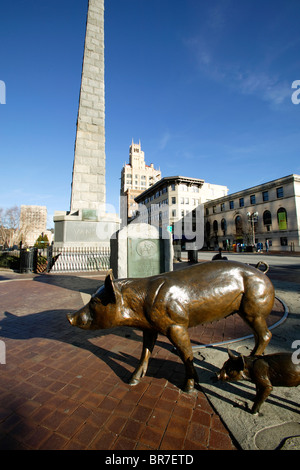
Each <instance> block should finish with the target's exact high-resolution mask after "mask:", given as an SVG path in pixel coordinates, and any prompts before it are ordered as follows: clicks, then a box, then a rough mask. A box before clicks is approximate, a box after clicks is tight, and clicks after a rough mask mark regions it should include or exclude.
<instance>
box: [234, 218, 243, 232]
mask: <svg viewBox="0 0 300 470" xmlns="http://www.w3.org/2000/svg"><path fill="white" fill-rule="evenodd" d="M235 232H236V235H243V221H242V217H241V216H240V215H238V216H237V217H236V218H235Z"/></svg>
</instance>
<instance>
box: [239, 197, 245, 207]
mask: <svg viewBox="0 0 300 470" xmlns="http://www.w3.org/2000/svg"><path fill="white" fill-rule="evenodd" d="M239 203H240V207H244V205H245V202H244V198H243V197H241V198H240V200H239Z"/></svg>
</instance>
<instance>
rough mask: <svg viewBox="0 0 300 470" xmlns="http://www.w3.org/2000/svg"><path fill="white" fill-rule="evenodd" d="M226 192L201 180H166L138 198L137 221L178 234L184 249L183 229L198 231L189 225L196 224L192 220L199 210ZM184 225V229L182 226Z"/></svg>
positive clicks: (187, 178)
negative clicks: (205, 203) (200, 206)
mask: <svg viewBox="0 0 300 470" xmlns="http://www.w3.org/2000/svg"><path fill="white" fill-rule="evenodd" d="M227 193H228V188H227V186H220V185H216V184H210V183H205V181H204V180H202V179H199V178H190V177H185V176H169V177H165V178H162V179H161V180H160V181H158V182H157V183H155V184H154V185H153V186H151V187H150V188H148V189H147V190H146V191H144V192H143V193H141V194H140V195H138V196H137V197H136V198H135V201H136V202H137V203H138V205H139V212H138V220H139V222H145V223H151V224H157V225H160V226H162V225H163V226H164V227H165V228H166V227H168V229H169V230H170V231H171V232H172V233H173V235H174V234H175V235H176V234H177V236H178V237H179V238H178V242H179V239H180V242H181V246H182V247H184V244H185V241H186V237H185V236H184V229H185V231H186V232H188V233H189V234H192V233H193V232H194V231H195V228H193V227H192V226H191V227H189V226H188V224H191V225H193V223H194V222H195V220H193V219H195V215H194V214H195V211H196V209H197V207H199V205H200V204H203V203H204V202H205V201H209V200H211V199H214V198H219V197H221V196H222V197H223V196H226V195H227ZM188 215H191V218H190V220H188V217H186V216H188ZM184 218H185V219H184ZM183 223H185V227H183V226H182V224H183ZM178 224H180V227H179V229H178ZM181 226H182V227H181ZM175 238H176V237H175Z"/></svg>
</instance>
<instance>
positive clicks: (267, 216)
mask: <svg viewBox="0 0 300 470" xmlns="http://www.w3.org/2000/svg"><path fill="white" fill-rule="evenodd" d="M263 221H264V225H272V215H271V212H270V211H265V212H264V213H263Z"/></svg>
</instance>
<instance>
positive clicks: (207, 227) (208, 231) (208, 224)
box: [205, 222, 210, 237]
mask: <svg viewBox="0 0 300 470" xmlns="http://www.w3.org/2000/svg"><path fill="white" fill-rule="evenodd" d="M205 231H206V235H207V236H208V237H209V236H210V223H209V222H206V225H205Z"/></svg>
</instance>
